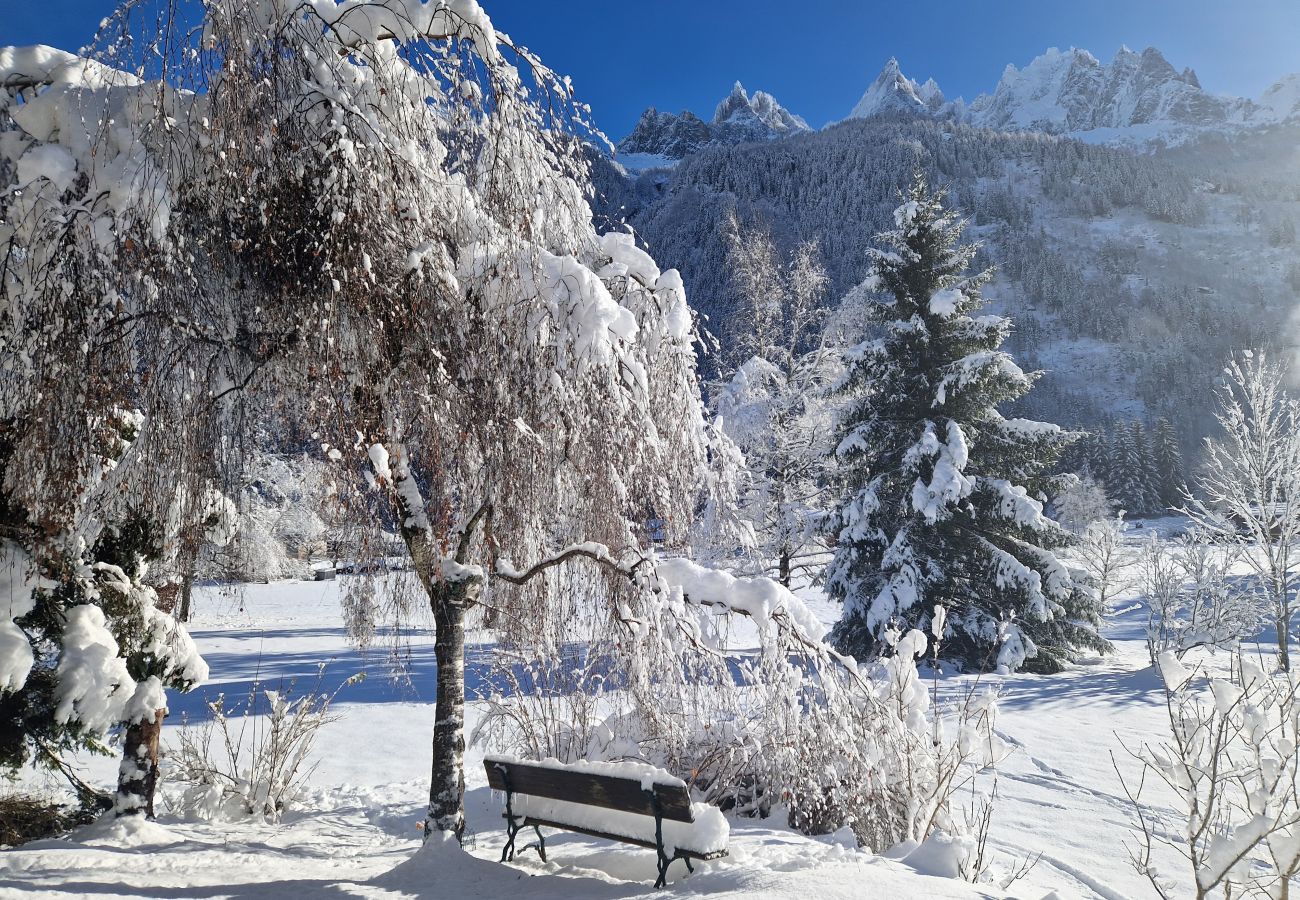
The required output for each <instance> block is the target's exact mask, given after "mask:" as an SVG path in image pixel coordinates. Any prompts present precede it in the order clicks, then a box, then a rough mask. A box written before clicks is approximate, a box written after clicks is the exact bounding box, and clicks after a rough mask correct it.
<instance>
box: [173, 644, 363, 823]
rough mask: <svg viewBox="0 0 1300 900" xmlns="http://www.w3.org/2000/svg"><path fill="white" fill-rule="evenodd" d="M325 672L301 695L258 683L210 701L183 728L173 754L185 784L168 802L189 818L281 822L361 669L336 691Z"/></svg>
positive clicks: (176, 777)
mask: <svg viewBox="0 0 1300 900" xmlns="http://www.w3.org/2000/svg"><path fill="white" fill-rule="evenodd" d="M323 677H324V666H323V665H322V666H321V669H320V673H319V674H318V675H317V680H316V685H315V688H316V689H315V690H313V691H311V692H309V693H304V694H302V695H301V696H298V697H294V696H293V684H292V683H290V684H289V685H288V686H287V687H283V686H282V687H281V688H280V689H279V690H270V689H266V688H264V687H263V686H262V685H261V684H260V683H258V682H254V683H253V686H252V687H251V688H250V689H249V692H248V696H247V697H246V698H244V700H243V701H242V703H240V704H238V705H235V706H233V707H232V708H230V709H227V708H226V702H225V695H219V696H218V697H217V699H216V700H214V701H212V702H211V703H209V704H208V709H209V711H210V712H211V714H212V718H211V719H210V720H208V721H206V722H204V723H202V724H201V725H193V726H191V725H186V726H185V727H183V728H181V729H180V732H179V735H178V737H177V744H176V747H175V751H174V752H173V753H170V754H169V768H170V773H169V774H170V776H171V778H172V779H173V780H175V781H177V782H180V783H181V784H182V785H185V786H186V788H185V791H184V793H183V794H182V796H181V797H180V798H179V800H173V801H171V802H170V803H169V805H170V806H172V807H173V809H174V810H175V811H176V812H179V813H181V814H182V815H185V816H186V817H190V818H198V819H205V820H211V819H219V818H229V819H239V818H245V817H254V818H261V819H264V820H266V821H268V822H278V821H280V816H281V815H282V814H283V812H284V811H285V809H286V808H288V806H289V805H290V804H291V803H292V802H293V801H294V800H295V799H296V798H297V797H298V796H299V793H300V791H301V788H302V785H303V783H304V782H305V781H306V780H307V778H308V777H309V776H310V775H311V773H312V770H313V769H315V763H313V762H311V751H312V745H313V744H314V743H315V740H316V736H317V734H318V733H319V731H320V729H321V728H322V727H323V726H325V725H327V724H329V723H330V722H334V721H337V719H338V716H337V715H335V714H333V713H331V712H330V706H331V704H332V703H333V701H334V698H335V697H337V696H338V693H339V691H341V690H342V689H343V688H344V687H347V686H348V685H351V684H355V683H357V682H358V681H360V680H361V679H362V677H363V676H362V675H359V674H358V675H354V676H352V677H351V678H349V679H347V680H346V681H344V682H343V684H341V685H340V686H339V687H338V688H337V689H335V691H334V692H333V693H332V694H327V693H324V692H323V691H321V690H320V682H321V680H322V679H323ZM259 698H261V699H262V700H263V701H264V707H263V708H262V709H259V702H258V701H259Z"/></svg>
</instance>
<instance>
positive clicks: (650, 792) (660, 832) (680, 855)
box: [483, 756, 727, 888]
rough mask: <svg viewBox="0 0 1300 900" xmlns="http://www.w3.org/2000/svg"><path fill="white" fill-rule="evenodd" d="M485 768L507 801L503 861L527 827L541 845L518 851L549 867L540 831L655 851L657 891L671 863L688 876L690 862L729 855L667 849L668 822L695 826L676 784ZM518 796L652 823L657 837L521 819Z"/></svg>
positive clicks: (569, 771)
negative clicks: (678, 864) (681, 865)
mask: <svg viewBox="0 0 1300 900" xmlns="http://www.w3.org/2000/svg"><path fill="white" fill-rule="evenodd" d="M483 766H484V768H485V769H486V770H487V778H488V784H489V785H490V786H491V787H492V789H493V790H497V791H501V792H503V793H504V794H505V796H506V811H505V813H504V818H505V820H506V845H505V847H504V848H503V849H502V851H501V861H502V862H506V861H507V860H512V859H514V858H515V853H516V849H515V836H516V835H517V834H518V833H519V832H520V831H522V830H523V829H525V828H529V827H531V828H532V829H533V831H535V832H536V833H537V843H535V844H528V845H526V846H524V847H521V848H519V849H518V852H519V853H522V852H524V851H525V850H530V849H536V850H537V854H538V856H540V857H541V859H542V862H545V861H546V839H545V838H543V837H542V826H545V827H547V828H558V829H561V830H563V831H572V832H576V833H577V834H585V835H587V836H589V837H595V838H604V839H606V840H611V841H621V842H622V843H625V844H633V845H635V846H638V847H646V848H647V849H651V850H654V851H655V852H656V853H657V854H658V858H659V878H658V879H657V880H656V881H655V887H657V888H659V887H663V886H664V885H665V884H666V883H667V877H668V866H669V865H671V864H672V862H673V860H677V859H680V860H683V861H684V862H685V863H686V868H687V871H690V872H694V871H695V867H694V866H693V865H691V860H693V859H698V860H709V859H718V858H720V857H723V856H726V855H727V851H726V850H725V849H712V850H707V851H704V852H700V851H696V850H691V849H687V848H682V847H672V848H671V851H670V850H669V845H668V844H667V843H665V840H664V822H683V823H688V824H693V823H695V821H696V820H695V815H694V812H693V810H692V808H691V798H690V794H689V793H688V792H687V789H686V786H685V785H683V784H681V783H680V782H679V783H678V784H675V785H674V784H658V783H654V782H653V781H647V780H646V779H637V778H631V777H625V776H619V775H610V774H603V773H600V772H594V771H590V770H589V769H586V768H582V767H576V766H575V767H563V766H558V765H556V764H555V763H550V764H546V765H538V764H534V763H525V762H519V761H517V760H510V759H502V758H499V757H491V756H489V757H486V758H485V759H484V760H483ZM519 795H524V796H525V797H538V798H542V799H544V800H555V801H561V802H562V803H566V804H575V805H578V806H587V807H597V808H599V809H607V810H613V811H615V812H619V813H627V814H631V815H635V816H646V817H648V818H653V819H654V835H655V838H654V840H653V841H651V840H646V839H644V838H640V837H631V836H628V835H626V834H612V833H610V832H609V831H604V830H600V829H598V828H594V827H591V826H590V825H588V824H584V823H582V822H574V821H557V820H559V819H563V818H566V817H565V816H563V815H562V814H559V815H555V814H553V815H550V816H549V817H543V816H540V815H533V814H530V813H527V812H525V814H523V815H520V814H518V813H517V812H516V811H515V808H516V802H515V798H516V797H517V796H519ZM525 805H527V804H526V803H525ZM719 815H720V814H719ZM574 818H578V817H574ZM596 818H599V817H598V816H597V817H596ZM719 821H721V820H719ZM724 833H725V832H724Z"/></svg>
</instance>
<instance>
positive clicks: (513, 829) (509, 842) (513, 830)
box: [501, 819, 519, 862]
mask: <svg viewBox="0 0 1300 900" xmlns="http://www.w3.org/2000/svg"><path fill="white" fill-rule="evenodd" d="M518 833H519V826H518V825H516V824H515V821H514V819H506V845H505V846H504V847H502V848H501V861H502V862H509V861H510V860H512V859H514V858H515V835H516V834H518Z"/></svg>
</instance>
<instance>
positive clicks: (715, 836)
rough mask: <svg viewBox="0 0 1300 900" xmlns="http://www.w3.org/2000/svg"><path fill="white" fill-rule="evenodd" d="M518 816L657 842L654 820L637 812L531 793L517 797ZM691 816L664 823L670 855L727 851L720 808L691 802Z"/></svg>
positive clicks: (726, 832) (725, 827)
mask: <svg viewBox="0 0 1300 900" xmlns="http://www.w3.org/2000/svg"><path fill="white" fill-rule="evenodd" d="M515 813H516V815H521V816H527V817H528V818H530V819H544V820H545V821H547V822H553V823H555V824H556V825H558V826H565V825H572V826H575V827H576V828H581V829H583V830H585V831H599V832H604V833H606V834H610V835H617V836H618V837H624V838H630V839H631V840H634V841H638V842H641V843H644V844H647V845H649V846H651V847H653V846H654V843H655V820H654V819H652V818H650V817H649V816H643V815H639V814H637V813H628V812H620V811H618V810H616V809H602V808H601V807H599V806H587V805H586V804H583V803H571V802H569V801H567V800H551V799H549V798H547V797H534V796H533V795H531V794H519V795H518V796H517V797H516V798H515ZM691 815H692V816H693V817H694V818H695V821H694V822H674V821H673V820H671V819H664V820H663V823H662V828H663V841H664V850H666V851H667V852H668V854H669V855H670V856H673V855H676V854H677V853H679V852H684V853H694V854H698V855H699V856H712V855H714V854H716V853H719V852H720V851H723V850H726V849H727V839H728V837H729V836H730V835H731V826H730V825H728V824H727V820H726V817H724V816H723V815H722V812H721V811H719V810H718V808H717V807H715V806H709V805H708V804H707V803H692V804H691Z"/></svg>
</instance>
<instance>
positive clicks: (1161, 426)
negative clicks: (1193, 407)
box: [1151, 417, 1187, 509]
mask: <svg viewBox="0 0 1300 900" xmlns="http://www.w3.org/2000/svg"><path fill="white" fill-rule="evenodd" d="M1151 457H1152V462H1153V464H1154V466H1155V471H1156V490H1157V492H1158V493H1159V495H1160V505H1161V506H1163V507H1164V508H1166V509H1169V508H1171V507H1176V506H1179V505H1181V504H1182V502H1183V492H1184V490H1185V489H1186V487H1187V471H1186V469H1184V468H1183V453H1182V450H1180V449H1179V446H1178V434H1177V432H1175V431H1174V426H1173V423H1172V422H1170V421H1169V420H1168V419H1166V418H1164V417H1161V418H1160V419H1159V420H1157V421H1156V429H1155V433H1154V434H1153V436H1152V447H1151Z"/></svg>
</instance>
